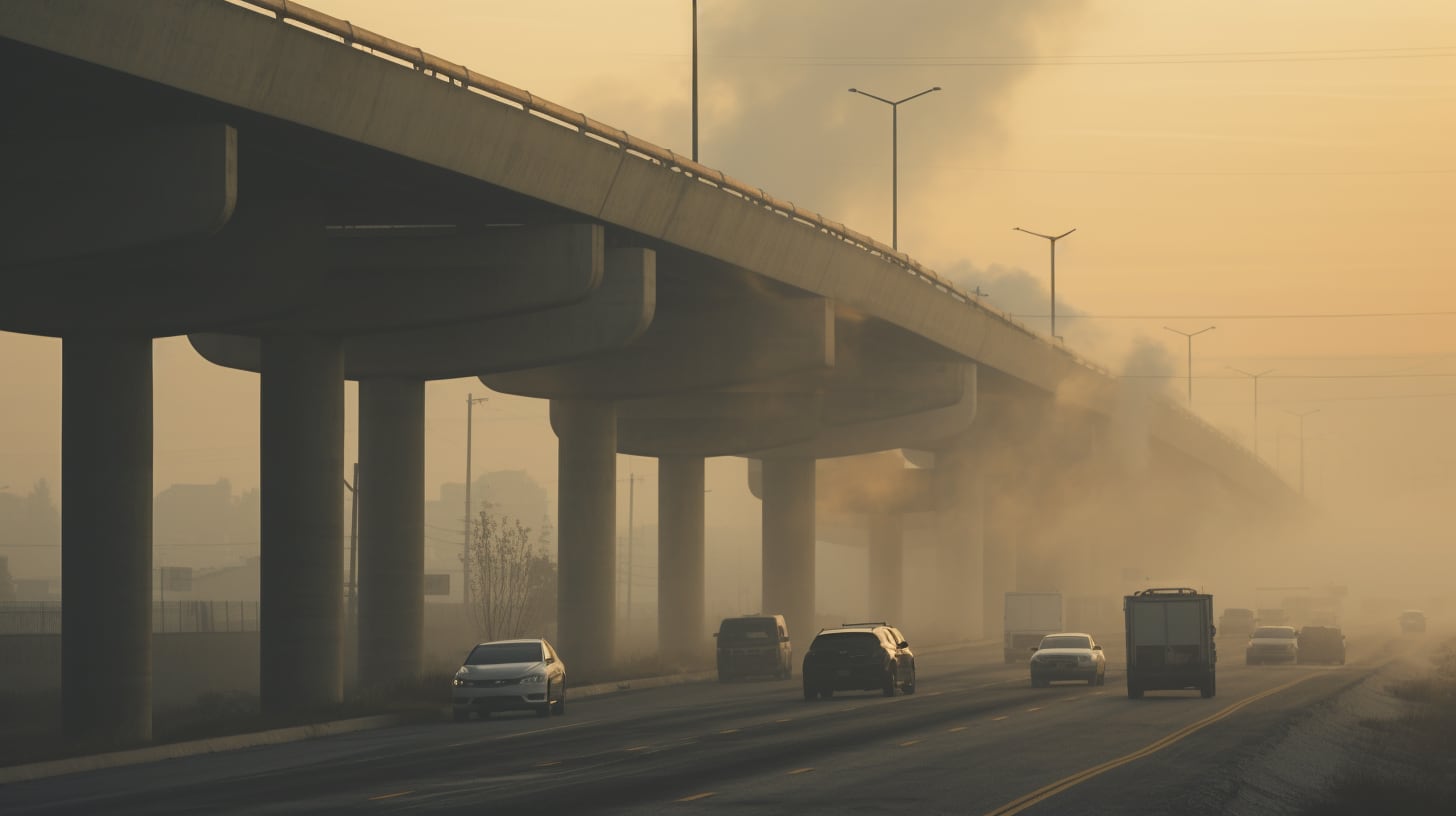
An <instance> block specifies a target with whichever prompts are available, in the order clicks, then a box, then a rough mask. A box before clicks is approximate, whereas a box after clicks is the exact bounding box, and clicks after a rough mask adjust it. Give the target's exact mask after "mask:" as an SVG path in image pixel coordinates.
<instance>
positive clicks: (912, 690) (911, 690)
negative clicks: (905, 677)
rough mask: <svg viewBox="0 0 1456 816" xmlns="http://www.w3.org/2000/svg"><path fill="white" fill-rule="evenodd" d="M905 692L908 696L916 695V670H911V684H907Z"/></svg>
mask: <svg viewBox="0 0 1456 816" xmlns="http://www.w3.org/2000/svg"><path fill="white" fill-rule="evenodd" d="M904 691H905V693H906V694H914V693H915V670H914V669H911V670H910V682H908V683H906V684H905V688H904Z"/></svg>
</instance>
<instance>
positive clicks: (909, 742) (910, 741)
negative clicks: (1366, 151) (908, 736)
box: [900, 740, 920, 748]
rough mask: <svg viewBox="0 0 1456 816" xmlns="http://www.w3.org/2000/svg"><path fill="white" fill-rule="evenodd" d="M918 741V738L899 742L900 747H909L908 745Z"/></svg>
mask: <svg viewBox="0 0 1456 816" xmlns="http://www.w3.org/2000/svg"><path fill="white" fill-rule="evenodd" d="M918 742H920V740H905V741H904V742H902V743H900V747H901V748H909V747H910V746H912V745H914V744H916V743H918Z"/></svg>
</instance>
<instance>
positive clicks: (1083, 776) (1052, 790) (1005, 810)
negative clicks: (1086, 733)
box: [986, 674, 1319, 816]
mask: <svg viewBox="0 0 1456 816" xmlns="http://www.w3.org/2000/svg"><path fill="white" fill-rule="evenodd" d="M1318 676H1319V675H1317V674H1307V675H1305V676H1303V677H1296V678H1295V679H1293V680H1291V681H1289V682H1288V683H1285V684H1283V685H1279V686H1275V687H1274V688H1271V689H1266V690H1264V691H1261V692H1259V693H1258V694H1255V695H1254V696H1252V697H1245V698H1244V699H1242V700H1240V701H1238V702H1237V703H1234V704H1233V705H1231V706H1228V707H1227V708H1224V709H1222V710H1220V711H1218V712H1215V713H1214V714H1211V715H1209V716H1207V717H1204V718H1203V719H1201V720H1199V721H1197V722H1195V723H1191V724H1189V725H1185V726H1183V727H1182V728H1180V729H1178V730H1177V731H1174V732H1173V733H1171V734H1169V735H1167V736H1165V737H1163V738H1162V739H1159V740H1157V741H1155V742H1152V743H1149V744H1148V745H1145V746H1143V747H1142V748H1139V749H1138V750H1136V751H1133V752H1132V753H1130V754H1125V755H1123V756H1120V757H1118V758H1116V759H1112V760H1108V761H1107V762H1104V763H1102V764H1101V765H1094V766H1092V767H1090V768H1087V769H1085V770H1082V771H1078V772H1077V773H1074V774H1072V775H1071V776H1068V777H1064V778H1062V779H1059V780H1057V781H1056V782H1053V783H1051V784H1050V785H1047V786H1045V787H1041V788H1038V789H1036V790H1034V791H1032V792H1031V793H1028V794H1026V795H1025V796H1022V797H1020V798H1017V799H1013V800H1011V801H1010V802H1007V803H1006V804H1004V805H1002V806H1001V807H999V808H996V809H995V810H992V811H988V812H987V813H986V816H1013V814H1016V813H1020V812H1022V811H1023V810H1026V809H1027V808H1030V807H1032V806H1034V805H1037V804H1039V803H1041V802H1043V801H1045V800H1047V799H1050V798H1052V797H1053V796H1056V795H1057V794H1059V793H1061V792H1062V791H1065V790H1067V789H1069V788H1072V787H1074V786H1076V785H1080V784H1082V783H1083V782H1086V781H1087V780H1089V779H1092V778H1093V777H1097V776H1101V775H1102V774H1105V773H1107V772H1108V771H1111V770H1114V769H1116V768H1120V767H1122V766H1123V765H1127V764H1129V763H1132V762H1136V761H1137V760H1139V759H1142V758H1143V757H1145V756H1148V755H1150V754H1155V753H1157V752H1158V751H1161V750H1163V749H1164V748H1167V747H1168V746H1169V745H1172V744H1174V743H1176V742H1178V741H1180V740H1182V739H1184V738H1186V737H1188V736H1190V735H1192V734H1195V733H1197V732H1199V731H1202V730H1203V729H1205V728H1207V727H1208V726H1210V725H1213V724H1214V723H1216V722H1218V721H1220V720H1224V719H1227V718H1229V717H1231V716H1233V715H1234V714H1235V713H1237V712H1238V711H1239V710H1240V709H1242V708H1244V707H1246V706H1250V705H1253V704H1254V703H1257V702H1258V701H1260V700H1262V699H1264V698H1265V697H1271V696H1273V695H1275V694H1278V693H1279V692H1281V691H1284V690H1285V689H1288V688H1292V687H1293V686H1296V685H1298V684H1300V683H1303V682H1304V681H1306V680H1308V679H1310V678H1311V677H1318Z"/></svg>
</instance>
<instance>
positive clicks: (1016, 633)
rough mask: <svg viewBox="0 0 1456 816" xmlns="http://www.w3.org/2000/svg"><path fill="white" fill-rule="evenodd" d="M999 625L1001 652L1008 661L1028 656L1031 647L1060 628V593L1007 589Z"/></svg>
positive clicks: (1018, 660) (1015, 660)
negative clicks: (1001, 622) (1003, 622)
mask: <svg viewBox="0 0 1456 816" xmlns="http://www.w3.org/2000/svg"><path fill="white" fill-rule="evenodd" d="M1003 620H1004V621H1005V625H1004V626H1002V633H1003V636H1002V641H1001V643H1002V651H1003V653H1004V655H1005V658H1006V662H1007V663H1017V662H1020V661H1024V660H1029V659H1030V658H1031V650H1032V649H1034V648H1036V647H1037V646H1038V645H1040V644H1041V639H1042V638H1044V637H1046V636H1047V635H1051V634H1055V633H1057V632H1060V631H1062V595H1061V593H1060V592H1008V593H1006V614H1005V617H1004V618H1003Z"/></svg>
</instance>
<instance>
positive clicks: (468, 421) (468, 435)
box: [460, 394, 490, 609]
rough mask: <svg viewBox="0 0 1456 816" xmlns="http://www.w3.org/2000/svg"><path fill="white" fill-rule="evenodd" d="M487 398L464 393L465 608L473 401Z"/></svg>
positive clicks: (467, 599) (462, 584)
mask: <svg viewBox="0 0 1456 816" xmlns="http://www.w3.org/2000/svg"><path fill="white" fill-rule="evenodd" d="M489 400H490V397H477V396H475V395H474V394H466V395H465V546H464V549H463V550H462V552H461V555H460V578H461V580H460V600H461V603H462V604H463V605H464V606H465V607H466V608H467V609H468V608H469V607H470V532H471V525H472V523H473V522H474V521H475V520H474V519H473V518H471V517H470V480H471V478H472V475H471V472H470V471H471V468H470V453H471V449H472V448H473V447H474V446H473V445H472V444H471V443H472V442H473V436H472V435H473V431H474V426H475V403H477V402H488V401H489Z"/></svg>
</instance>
